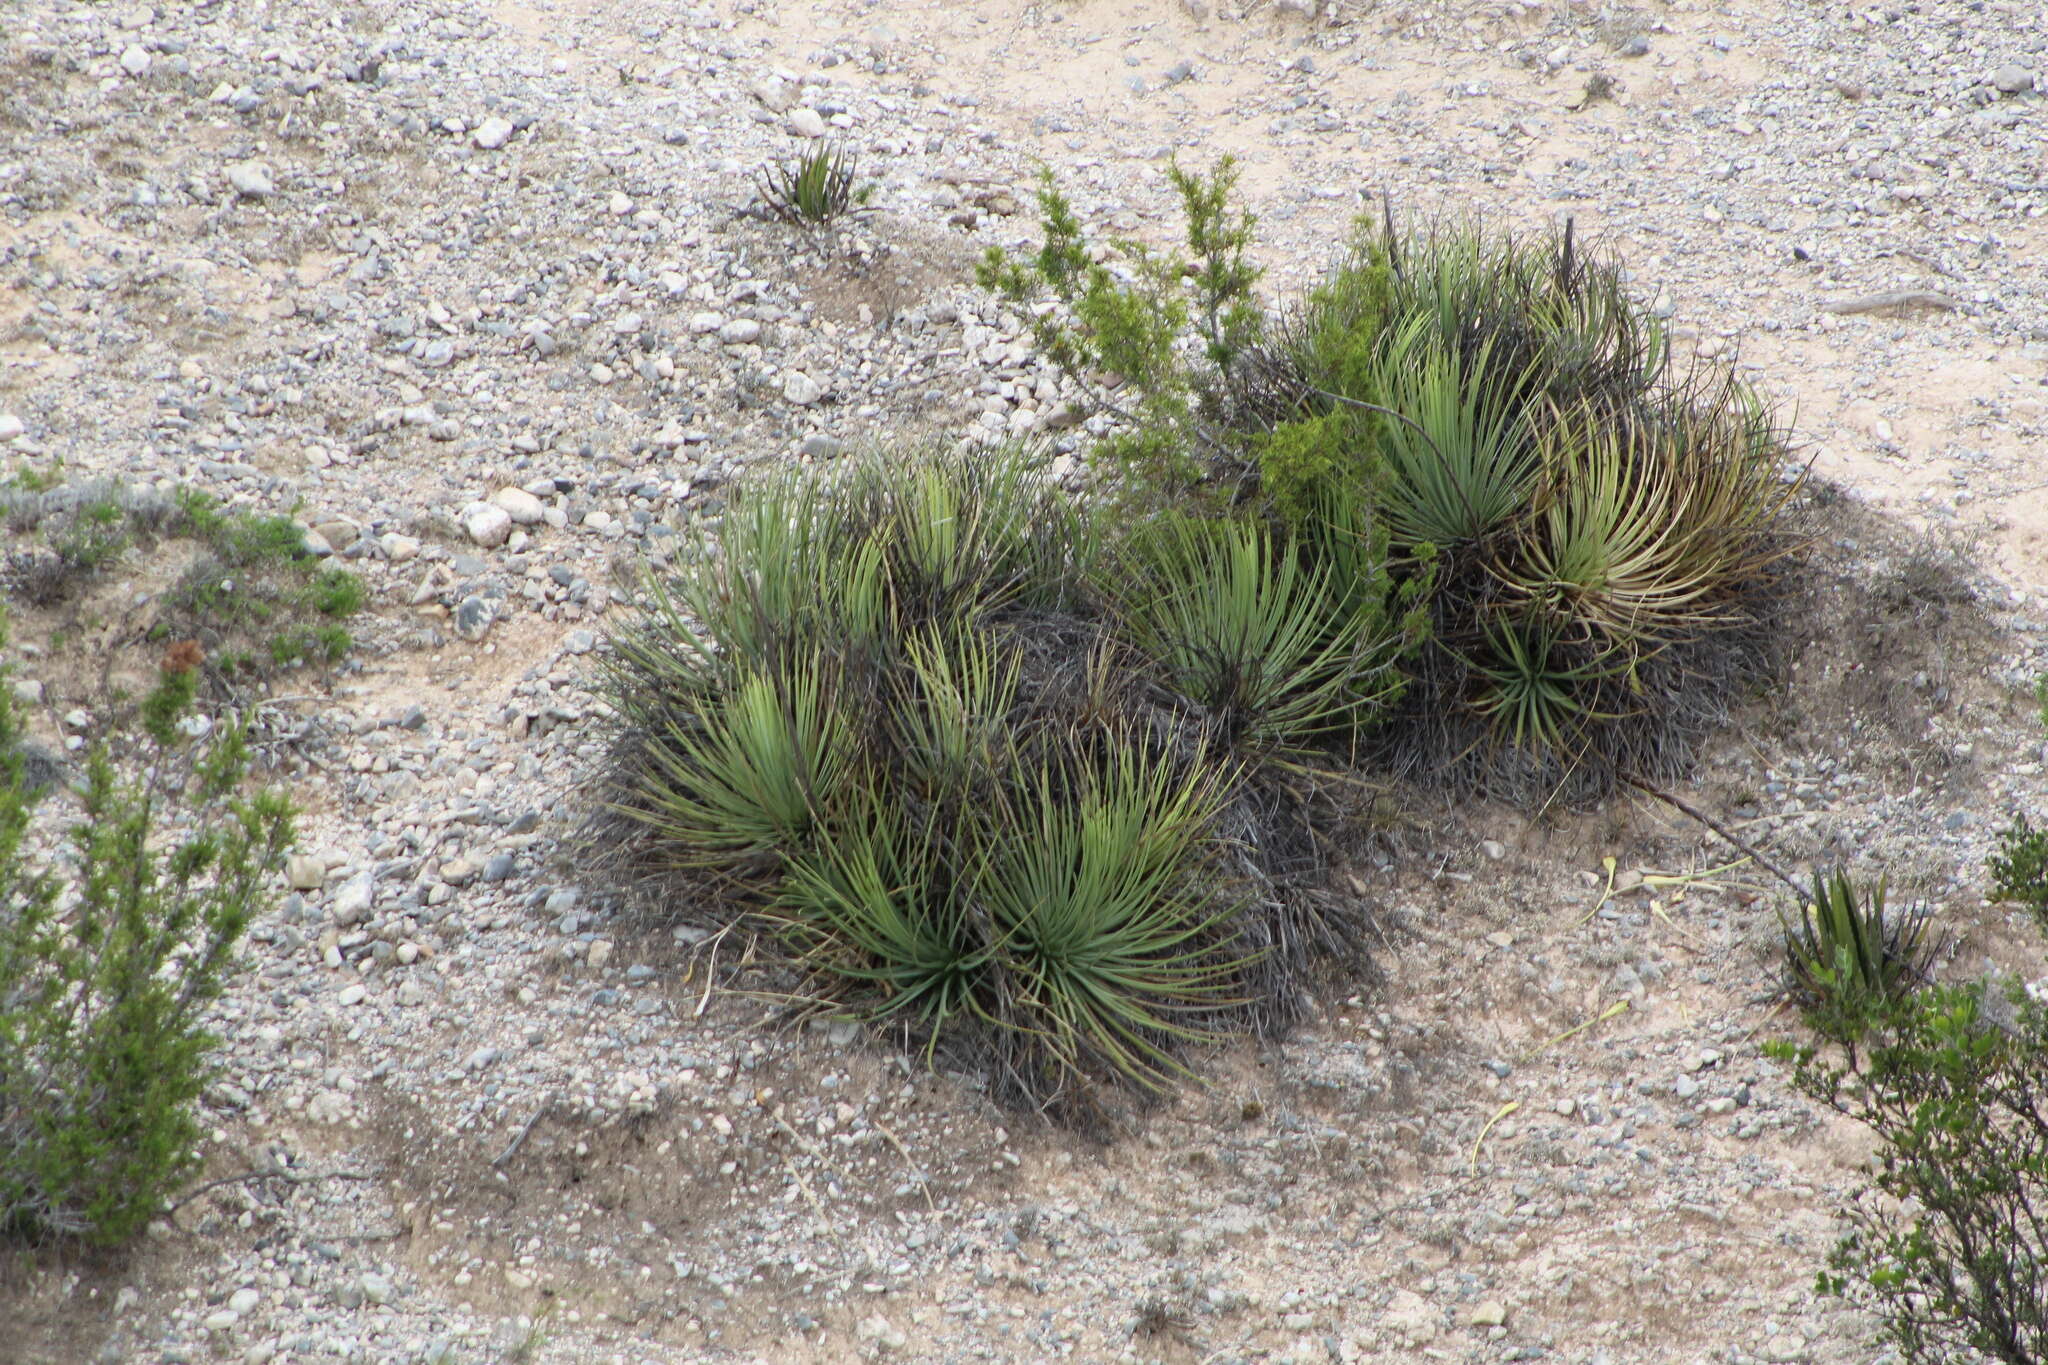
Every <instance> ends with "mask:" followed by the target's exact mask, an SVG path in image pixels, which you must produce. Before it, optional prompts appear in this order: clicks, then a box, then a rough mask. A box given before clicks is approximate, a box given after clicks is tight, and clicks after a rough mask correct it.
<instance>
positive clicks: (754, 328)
mask: <svg viewBox="0 0 2048 1365" xmlns="http://www.w3.org/2000/svg"><path fill="white" fill-rule="evenodd" d="M718 339H719V340H720V341H722V342H724V343H725V344H726V345H728V346H744V345H747V344H748V343H750V342H755V341H759V340H760V339H761V324H760V323H759V322H757V321H755V320H754V319H753V318H732V319H730V320H728V321H726V322H725V323H723V324H721V325H720V327H719V329H718Z"/></svg>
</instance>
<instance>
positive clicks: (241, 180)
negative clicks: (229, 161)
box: [228, 161, 277, 199]
mask: <svg viewBox="0 0 2048 1365" xmlns="http://www.w3.org/2000/svg"><path fill="white" fill-rule="evenodd" d="M228 183H229V184H230V185H233V186H234V187H235V193H236V194H239V195H241V196H242V197H243V198H244V199H268V198H269V197H270V196H271V195H273V194H276V193H277V182H276V181H275V180H272V179H271V178H270V167H268V166H266V165H264V164H263V163H262V162H260V161H237V162H236V163H235V164H234V165H232V166H230V167H228Z"/></svg>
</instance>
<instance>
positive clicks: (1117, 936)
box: [974, 735, 1247, 1088]
mask: <svg viewBox="0 0 2048 1365" xmlns="http://www.w3.org/2000/svg"><path fill="white" fill-rule="evenodd" d="M1079 747H1080V746H1079V745H1077V746H1076V748H1079ZM1228 782H1229V778H1228V776H1227V773H1223V772H1219V770H1217V769H1215V768H1211V767H1208V766H1205V765H1201V764H1194V765H1187V766H1185V767H1182V766H1178V765H1176V763H1175V762H1174V761H1173V760H1172V758H1171V757H1170V756H1167V755H1164V754H1158V753H1151V752H1148V751H1147V749H1146V747H1145V746H1144V744H1143V742H1142V741H1141V740H1140V739H1138V738H1137V737H1136V736H1132V735H1123V736H1117V737H1115V738H1114V739H1112V740H1111V741H1110V742H1109V743H1108V745H1107V748H1106V752H1105V753H1104V754H1103V756H1102V757H1101V758H1100V759H1099V760H1094V761H1091V762H1088V763H1087V765H1086V766H1085V767H1084V769H1083V770H1082V771H1081V772H1079V773H1076V772H1072V771H1063V770H1061V769H1060V767H1059V766H1057V765H1055V764H1047V765H1045V766H1044V767H1041V768H1040V769H1039V771H1038V772H1037V773H1036V774H1028V775H1026V776H1025V780H1024V782H1023V783H1022V784H1021V785H1020V787H1019V788H1017V789H1014V790H1013V792H1012V795H1011V802H1012V804H1011V806H1010V809H1009V811H1008V812H1006V814H1005V815H1004V817H1003V818H1002V819H1001V820H1000V821H995V822H990V823H989V824H987V825H985V826H984V827H983V828H982V829H981V831H980V836H981V838H982V840H983V847H982V851H981V855H980V858H979V860H978V862H977V871H976V874H975V878H974V892H975V895H976V897H977V898H978V899H979V900H980V901H981V902H982V903H984V904H986V905H987V906H988V908H989V914H990V920H991V922H992V923H993V924H994V925H995V926H996V927H997V929H998V930H999V932H1000V933H1001V935H1002V940H1001V941H1002V948H1001V954H1002V957H1003V959H1004V962H1005V965H1006V968H1007V970H1006V972H1005V977H1006V980H1007V981H1008V982H1009V983H1010V984H1009V986H1008V993H1009V998H1008V999H1007V1000H1006V1001H1005V1002H1004V1007H1005V1022H1006V1023H1007V1024H1008V1025H1009V1026H1010V1027H1011V1028H1013V1029H1016V1030H1020V1031H1021V1032H1022V1033H1023V1034H1024V1035H1026V1037H1027V1039H1028V1040H1029V1042H1030V1043H1031V1044H1032V1045H1034V1046H1035V1047H1037V1048H1040V1049H1043V1050H1045V1051H1046V1052H1048V1053H1049V1054H1050V1055H1051V1057H1052V1058H1053V1059H1055V1060H1056V1063H1057V1065H1058V1066H1059V1067H1060V1068H1061V1069H1063V1070H1066V1071H1069V1072H1072V1073H1074V1074H1076V1075H1085V1074H1087V1073H1090V1072H1092V1071H1094V1070H1096V1069H1098V1068H1099V1067H1107V1068H1108V1069H1109V1070H1110V1071H1113V1072H1115V1073H1116V1074H1119V1075H1122V1076H1124V1077H1127V1078H1129V1079H1131V1080H1134V1081H1137V1082H1138V1083H1140V1084H1141V1085H1144V1086H1147V1087H1150V1088H1157V1087H1159V1086H1160V1085H1162V1084H1164V1083H1165V1082H1166V1081H1167V1080H1168V1079H1170V1078H1171V1077H1173V1076H1175V1075H1178V1074H1182V1073H1183V1068H1182V1067H1181V1065H1180V1063H1179V1062H1178V1061H1177V1060H1176V1057H1175V1051H1176V1049H1177V1048H1178V1047H1179V1046H1181V1045H1184V1044H1187V1043H1192V1042H1203V1041H1209V1040H1212V1039H1213V1038H1214V1037H1215V1036H1217V1035H1216V1031H1215V1030H1214V1029H1213V1028H1212V1027H1210V1026H1209V1025H1208V1024H1206V1023H1205V1022H1204V1016H1215V1015H1218V1014H1220V1012H1221V1011H1223V1010H1224V1009H1226V1008H1228V1007H1231V1006H1235V1005H1239V1004H1241V1003H1243V1002H1242V1000H1241V998H1240V991H1241V988H1242V979H1241V978H1242V972H1243V970H1244V968H1245V966H1246V965H1247V963H1246V960H1245V959H1246V957H1247V954H1245V953H1243V952H1242V951H1241V950H1234V949H1233V944H1232V942H1231V931H1230V930H1229V928H1228V924H1229V921H1230V920H1231V919H1232V917H1233V916H1234V915H1235V914H1236V913H1237V911H1238V909H1239V908H1240V907H1239V905H1238V903H1237V902H1236V901H1235V900H1234V899H1232V898H1231V897H1230V896H1228V895H1227V894H1225V893H1224V892H1223V891H1222V890H1221V889H1220V887H1219V886H1218V884H1217V882H1216V879H1215V869H1214V868H1213V866H1211V865H1209V860H1208V855H1207V849H1208V844H1209V841H1210V838H1211V831H1212V828H1213V826H1214V822H1215V820H1216V817H1217V814H1218V811H1219V810H1220V808H1221V805H1222V801H1223V798H1224V795H1225V792H1226V790H1227V786H1228Z"/></svg>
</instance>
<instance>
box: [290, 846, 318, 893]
mask: <svg viewBox="0 0 2048 1365" xmlns="http://www.w3.org/2000/svg"><path fill="white" fill-rule="evenodd" d="M284 875H285V880H286V881H288V882H290V883H291V887H292V890H294V891H318V890H319V889H320V888H321V887H322V886H324V885H326V883H327V863H326V860H325V859H321V858H315V857H313V856H312V855H310V854H306V853H294V854H293V855H292V856H291V857H290V858H288V859H286V860H285V865H284Z"/></svg>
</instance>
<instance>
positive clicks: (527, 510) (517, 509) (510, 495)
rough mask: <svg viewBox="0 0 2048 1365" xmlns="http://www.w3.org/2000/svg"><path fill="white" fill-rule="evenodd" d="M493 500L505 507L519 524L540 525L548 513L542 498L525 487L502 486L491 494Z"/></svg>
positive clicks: (508, 513) (514, 521)
mask: <svg viewBox="0 0 2048 1365" xmlns="http://www.w3.org/2000/svg"><path fill="white" fill-rule="evenodd" d="M491 501H492V502H493V503H495V504H497V505H498V506H499V507H502V508H504V509H505V512H506V514H507V515H508V516H510V517H511V518H512V521H513V524H514V525H517V526H536V525H539V524H540V520H541V518H542V517H543V516H544V515H546V513H547V508H546V506H545V505H544V504H543V503H542V502H541V500H540V499H539V498H537V497H535V496H534V495H533V494H531V493H529V492H527V491H526V490H525V489H524V488H500V489H499V490H498V491H497V492H495V493H493V494H492V495H491Z"/></svg>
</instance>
